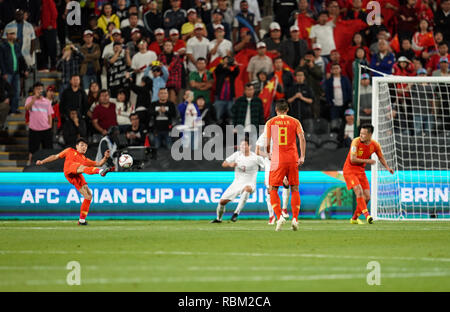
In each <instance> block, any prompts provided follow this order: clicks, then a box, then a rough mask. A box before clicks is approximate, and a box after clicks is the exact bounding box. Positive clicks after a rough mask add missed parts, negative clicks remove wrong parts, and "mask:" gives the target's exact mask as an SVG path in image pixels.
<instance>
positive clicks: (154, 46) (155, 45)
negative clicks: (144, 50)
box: [148, 28, 165, 56]
mask: <svg viewBox="0 0 450 312" xmlns="http://www.w3.org/2000/svg"><path fill="white" fill-rule="evenodd" d="M155 38H156V40H155V41H153V42H152V43H151V44H150V45H149V46H148V49H149V50H152V51H153V52H155V53H156V55H157V56H159V55H160V54H161V52H162V46H163V44H164V40H165V36H164V29H162V28H158V29H156V30H155Z"/></svg>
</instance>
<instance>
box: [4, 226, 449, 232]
mask: <svg viewBox="0 0 450 312" xmlns="http://www.w3.org/2000/svg"><path fill="white" fill-rule="evenodd" d="M285 228H286V229H288V226H286V227H285ZM449 229H450V228H446V227H433V228H405V227H395V228H384V227H376V226H370V227H369V226H351V227H350V226H347V225H346V224H345V225H343V226H340V227H337V226H332V227H331V226H320V227H310V226H308V227H302V225H301V224H300V227H299V230H300V232H301V231H344V232H350V231H352V232H353V231H361V230H363V231H401V232H404V231H449ZM2 230H20V231H23V230H25V231H30V230H31V231H35V230H38V231H55V230H56V231H80V228H79V227H78V226H73V227H55V226H51V227H44V226H0V232H1V231H2ZM118 230H120V231H143V230H151V231H162V230H168V231H171V232H174V231H177V232H179V231H189V230H191V231H211V232H220V231H236V232H247V231H258V232H261V231H263V232H270V231H273V226H261V227H258V228H246V227H243V226H224V225H218V226H214V225H213V226H211V227H196V228H193V227H183V226H176V227H169V226H165V225H164V226H161V225H154V224H148V225H143V226H140V227H137V226H131V227H130V226H102V225H101V226H95V227H90V228H89V229H84V228H83V229H82V231H89V232H91V231H118Z"/></svg>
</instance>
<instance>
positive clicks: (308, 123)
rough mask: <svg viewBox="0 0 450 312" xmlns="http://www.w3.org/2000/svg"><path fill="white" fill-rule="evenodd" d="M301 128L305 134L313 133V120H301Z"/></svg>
mask: <svg viewBox="0 0 450 312" xmlns="http://www.w3.org/2000/svg"><path fill="white" fill-rule="evenodd" d="M302 127H303V131H304V132H305V133H314V119H305V120H303V121H302Z"/></svg>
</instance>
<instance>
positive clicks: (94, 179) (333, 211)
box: [0, 171, 352, 220]
mask: <svg viewBox="0 0 450 312" xmlns="http://www.w3.org/2000/svg"><path fill="white" fill-rule="evenodd" d="M233 177H234V173H233V172H210V171H209V172H164V173H162V172H158V173H156V172H137V173H125V172H113V173H109V174H108V175H107V176H106V177H100V176H98V175H95V176H94V175H92V176H89V175H85V178H86V181H87V183H88V184H89V187H90V189H91V190H92V192H93V201H92V204H91V208H90V211H89V219H197V220H199V219H211V218H213V217H214V216H215V210H216V206H217V202H218V200H219V198H220V195H221V194H222V192H223V191H224V190H225V189H226V188H227V187H228V185H229V184H230V183H231V182H232V181H233ZM257 182H258V183H257V190H256V192H255V193H254V194H252V195H251V196H250V198H249V200H248V202H247V205H246V206H245V208H244V210H243V212H242V213H241V218H259V219H261V218H264V219H265V218H267V216H268V214H267V206H266V203H265V196H266V195H265V194H266V193H265V186H264V172H259V173H258V177H257ZM300 183H301V186H300V195H301V201H302V208H301V215H300V217H301V218H347V217H349V216H350V214H351V209H352V208H351V196H350V193H349V192H347V191H346V188H345V184H344V182H343V177H342V174H340V173H339V172H337V171H333V172H331V171H330V172H320V171H306V172H305V171H301V172H300ZM280 193H281V192H280ZM81 200H82V199H81V196H80V195H79V193H78V192H77V190H76V189H75V188H74V187H73V186H72V185H71V184H69V183H68V182H67V180H66V179H65V177H64V175H63V173H61V172H59V173H56V172H45V173H44V172H40V173H37V172H28V173H0V219H74V218H77V217H78V213H79V209H80V208H79V207H80V203H81ZM236 202H237V201H236ZM236 202H235V203H230V204H228V205H227V212H228V213H230V212H232V211H233V210H234V209H235V207H236V205H237V203H236ZM226 218H227V216H226Z"/></svg>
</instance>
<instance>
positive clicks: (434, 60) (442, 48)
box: [427, 41, 450, 75]
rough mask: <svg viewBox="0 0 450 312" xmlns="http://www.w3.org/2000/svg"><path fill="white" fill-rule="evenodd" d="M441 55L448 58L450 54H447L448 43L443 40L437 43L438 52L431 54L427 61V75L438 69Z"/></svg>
mask: <svg viewBox="0 0 450 312" xmlns="http://www.w3.org/2000/svg"><path fill="white" fill-rule="evenodd" d="M441 57H447V58H450V55H449V54H448V44H447V43H446V42H445V41H443V42H441V43H440V44H439V45H438V54H435V55H433V56H432V57H431V58H430V60H429V61H428V63H427V72H428V74H429V75H431V73H432V72H433V71H435V70H436V69H438V66H439V60H440V59H441Z"/></svg>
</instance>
